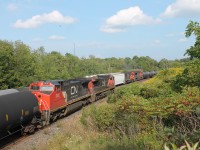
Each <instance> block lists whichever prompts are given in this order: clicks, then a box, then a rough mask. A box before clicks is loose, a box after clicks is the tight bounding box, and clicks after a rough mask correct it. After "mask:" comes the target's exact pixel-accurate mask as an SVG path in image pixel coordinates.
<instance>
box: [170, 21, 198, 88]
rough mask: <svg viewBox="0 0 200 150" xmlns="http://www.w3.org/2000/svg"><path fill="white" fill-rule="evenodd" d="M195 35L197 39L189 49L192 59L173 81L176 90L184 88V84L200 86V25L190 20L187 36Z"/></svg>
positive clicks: (188, 52)
mask: <svg viewBox="0 0 200 150" xmlns="http://www.w3.org/2000/svg"><path fill="white" fill-rule="evenodd" d="M192 34H194V35H195V37H196V41H195V44H194V45H193V46H191V47H190V48H189V49H187V51H186V53H185V55H186V54H187V55H188V56H190V58H191V59H192V60H191V61H190V62H188V63H187V64H186V67H185V69H184V71H183V73H182V74H181V75H178V76H177V77H176V79H175V80H174V82H173V83H172V85H173V87H174V89H175V90H178V91H180V90H182V87H184V86H198V87H200V78H199V77H200V26H199V23H198V22H193V21H190V22H189V24H188V25H187V27H186V31H185V36H186V37H190V36H191V35H192Z"/></svg>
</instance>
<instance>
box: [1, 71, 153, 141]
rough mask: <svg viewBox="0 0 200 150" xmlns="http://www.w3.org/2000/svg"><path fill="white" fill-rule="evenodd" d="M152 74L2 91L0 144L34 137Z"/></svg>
mask: <svg viewBox="0 0 200 150" xmlns="http://www.w3.org/2000/svg"><path fill="white" fill-rule="evenodd" d="M155 74H156V72H144V73H143V72H142V71H141V70H136V71H131V72H125V73H110V74H98V75H93V76H90V77H84V78H77V79H70V80H47V81H37V82H34V83H31V84H30V85H29V87H28V88H27V89H23V90H20V89H18V90H17V89H8V90H1V91H0V140H1V139H3V138H5V137H7V136H9V135H12V134H13V133H15V132H18V131H21V133H22V134H27V133H33V132H34V130H35V129H37V128H42V127H44V126H46V125H48V124H50V123H51V122H54V121H56V120H57V119H58V118H60V117H64V116H66V115H67V114H69V113H72V112H74V111H76V110H77V109H80V108H82V107H83V106H84V105H87V104H89V103H92V102H94V101H96V100H99V99H101V98H103V97H106V96H107V95H108V94H110V93H113V92H114V89H115V87H116V86H119V85H121V84H127V83H131V82H134V81H137V80H142V79H146V78H149V77H152V76H154V75H155Z"/></svg>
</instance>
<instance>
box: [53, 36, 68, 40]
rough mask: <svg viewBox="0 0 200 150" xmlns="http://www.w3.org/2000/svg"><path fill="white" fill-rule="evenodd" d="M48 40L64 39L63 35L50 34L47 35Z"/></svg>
mask: <svg viewBox="0 0 200 150" xmlns="http://www.w3.org/2000/svg"><path fill="white" fill-rule="evenodd" d="M49 39H50V40H64V39H65V37H64V36H58V35H52V36H50V37H49Z"/></svg>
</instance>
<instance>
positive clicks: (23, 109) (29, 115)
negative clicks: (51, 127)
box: [0, 89, 38, 139]
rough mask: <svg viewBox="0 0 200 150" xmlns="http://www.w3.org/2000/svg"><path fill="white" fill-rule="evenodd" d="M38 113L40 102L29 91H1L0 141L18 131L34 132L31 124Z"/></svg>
mask: <svg viewBox="0 0 200 150" xmlns="http://www.w3.org/2000/svg"><path fill="white" fill-rule="evenodd" d="M36 113H38V101H37V99H36V97H35V96H34V95H33V94H32V93H31V92H29V91H22V92H20V91H18V90H16V89H8V90H1V91H0V139H2V138H4V137H7V136H9V135H11V134H13V133H15V132H17V131H20V130H21V131H22V132H32V131H33V130H34V126H33V125H30V123H31V122H32V121H33V120H34V119H33V118H34V116H35V115H36Z"/></svg>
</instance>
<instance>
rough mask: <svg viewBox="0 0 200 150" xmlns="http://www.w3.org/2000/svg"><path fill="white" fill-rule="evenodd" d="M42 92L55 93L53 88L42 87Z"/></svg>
mask: <svg viewBox="0 0 200 150" xmlns="http://www.w3.org/2000/svg"><path fill="white" fill-rule="evenodd" d="M40 91H41V92H51V91H53V86H41V87H40Z"/></svg>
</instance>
